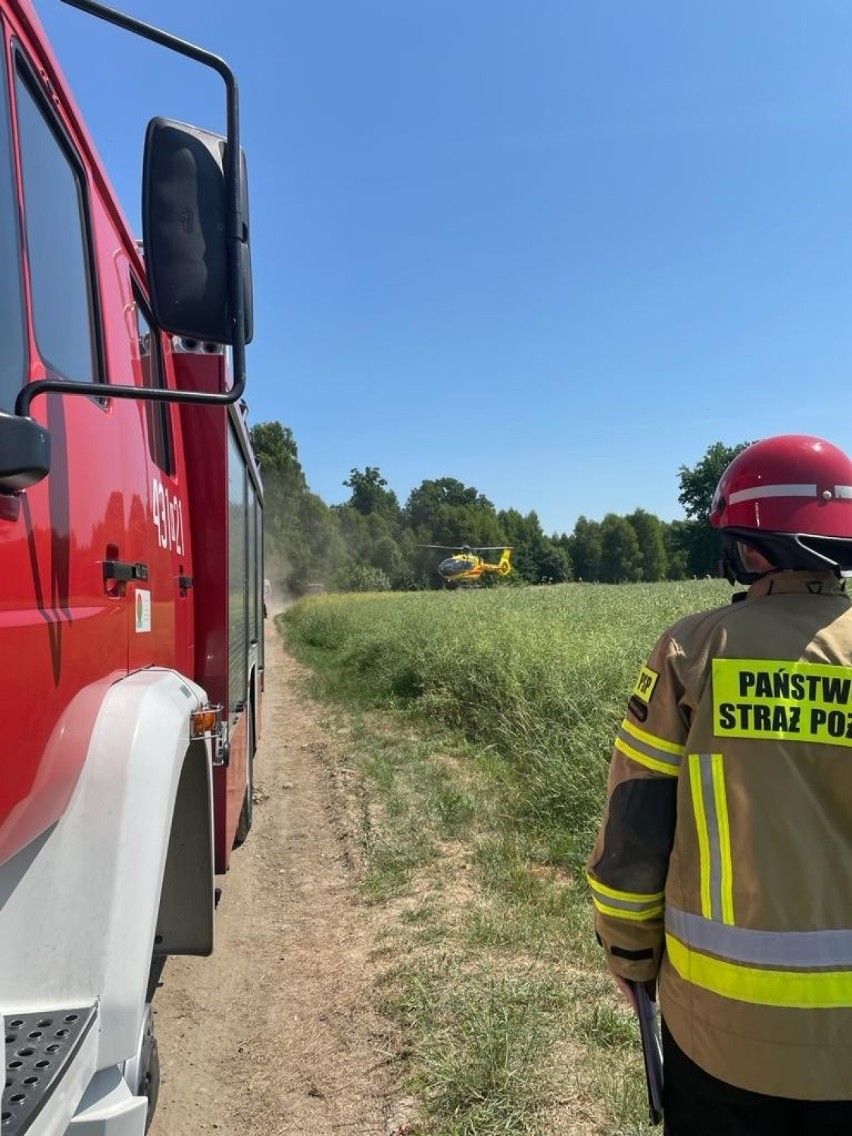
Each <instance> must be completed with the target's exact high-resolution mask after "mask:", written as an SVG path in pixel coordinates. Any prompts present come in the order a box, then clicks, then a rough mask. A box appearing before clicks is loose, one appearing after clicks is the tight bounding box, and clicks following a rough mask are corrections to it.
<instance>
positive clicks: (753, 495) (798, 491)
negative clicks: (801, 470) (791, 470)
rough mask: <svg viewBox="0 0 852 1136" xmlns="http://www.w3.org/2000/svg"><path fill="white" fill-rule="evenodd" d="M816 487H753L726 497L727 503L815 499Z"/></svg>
mask: <svg viewBox="0 0 852 1136" xmlns="http://www.w3.org/2000/svg"><path fill="white" fill-rule="evenodd" d="M816 495H817V487H816V485H813V484H811V485H755V486H754V488H752V489H738V490H737V491H736V492H735V493H731V494H730V495H729V497H728V503H729V504H731V505H736V504H737V503H738V502H739V501H758V500H760V498H761V497H816Z"/></svg>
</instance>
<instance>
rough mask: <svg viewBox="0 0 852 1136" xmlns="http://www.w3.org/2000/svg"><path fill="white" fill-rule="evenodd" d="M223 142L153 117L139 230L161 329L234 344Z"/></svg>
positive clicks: (246, 277)
mask: <svg viewBox="0 0 852 1136" xmlns="http://www.w3.org/2000/svg"><path fill="white" fill-rule="evenodd" d="M225 155H226V140H225V139H224V138H223V137H221V136H220V135H218V134H211V133H210V132H209V131H206V130H200V129H199V128H198V127H195V126H187V125H186V124H184V123H179V122H173V121H170V120H169V119H164V118H155V119H152V120H151V122H150V123H149V124H148V130H147V133H146V135H145V155H144V162H143V171H142V236H143V242H144V246H145V262H146V268H147V273H148V284H149V289H150V298H151V308H152V312H153V315H154V319H155V321H156V323H157V325H158V326H159V327H160V328H161V329H162V330H164V331H168V332H171V333H172V334H173V335H179V336H182V337H184V338H188V339H201V340H207V341H209V342H213V343H222V344H231V343H233V339H234V336H233V327H232V320H231V318H230V311H229V309H230V304H229V295H230V281H229V275H228V272H229V269H228V235H229V234H228V208H227V192H226V182H225V172H224V164H225ZM240 158H241V171H240V173H241V177H240V185H241V194H240V196H241V201H240V217H241V220H242V232H241V233H239V234H238V236H239V239H240V258H239V264H240V276H241V281H240V286H241V288H242V294H243V302H244V307H245V321H244V323H245V342H249V341H250V340H251V336H252V288H251V257H250V251H249V240H248V192H247V184H246V169H245V155H244V154H242V152H241V154H240Z"/></svg>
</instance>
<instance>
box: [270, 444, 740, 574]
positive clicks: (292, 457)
mask: <svg viewBox="0 0 852 1136" xmlns="http://www.w3.org/2000/svg"><path fill="white" fill-rule="evenodd" d="M251 438H252V444H253V446H254V450H255V454H256V457H257V460H258V463H259V465H260V469H261V475H262V478H263V484H264V497H265V517H266V524H265V543H266V560H267V572H266V574H267V576H268V577H269V579H270V581H271V582H272V584H273V586H275V587H277V588H279V589H282V590H285V591H287V592H289V593H291V594H295V595H300V594H302V593H303V592H304V591H305V590H306V588H308V587H309V586H310V585H316V584H322V585H323V586H324V587H326V588H328V589H330V590H341V591H383V590H391V589H393V590H414V589H426V588H437V587H442V586H443V582H442V580H441V579H440V577H439V576H438V574H437V571H436V568H437V564H438V561H439V560H440V559H441V556H442V554H441V553H440V552H436V551H435V550H434V549H429V548H425V547H423V546H424V545H435V544H440V545H448V546H457V547H461V546H462V545H469V546H471V547H475V546H480V547H482V546H488V545H490V546H498V547H500V546H505V547H508V546H511V547H512V549H513V552H512V566H513V569H514V570H513V572H512V573H511V574H510V575H509V576H508V577H506V578H505V580H500V579H498V578H497V577H496V576H492V575H488V574H486V575H484V576H483V577H482V582H483V583H484V584H486V585H492V586H497V585H499V584H501V583H509V584H512V583H515V584H520V583H527V584H545V583H563V582H565V581H569V580H578V581H580V580H583V581H599V582H602V583H624V582H630V581H639V580H644V581H656V580H678V579H686V578H690V577H692V576H706V575H715V574H716V566H717V563H718V560H719V554H720V551H719V541H718V536H717V534H716V533H715V532H714V530H713V529H712V528H711V527H710V525H709V521H708V517H709V512H710V504H711V501H712V497H713V491H714V489H715V487H716V483H717V481H718V479H719V476H720V475H721V473H722V471H723V470H724V468H725V466H726V465H727V464H728V462H730V461H731V460H732V458H733V457H735V456H736V454H738V453H739V452H740V450H741V449H743V448H744V446H745V445H746V444H747V443H745V442H743V443H741V444H739V445H736V446H725V445H724V444H723V443H722V442H716V443H715V444H714V445H712V446H710V447H709V449H708V450H707V452H706V453H705V454H704V456H703V458H702V459H701V460H700V461H699V462H698V463H697V464H696V465H694V466H692V467H689V466H685V465H682V466H681V467H680V469H679V470H678V473H677V476H678V481H679V485H680V493H679V496H678V499H679V501H680V503H681V505H682V506H683V509H684V513H685V518H684V519H683V520H676V521H663V520H661V519H660V518H659V517H657V516H655V515H654V514H653V513H649V512H647V511H646V510H645V509H642V508H637V509H635V510H634V511H633V512H632V513H629V514H627V515H619V514H616V513H608V514H607V515H606V516H605V517H603V519H602V520H600V521H597V520H591V519H589V518H588V517H586V516H581V517H580V518H579V519H578V521H577V523H576V525H575V526H574V529H573V531H572V532H571V533H552V534H550V535H548V534H546V533H545V532H544V531H543V530H542V527H541V524H540V522H539V519H538V516H537V514H536V513H535V512H534V511H533V512H529V513H526V514H522V513H520V512H519V511H518V510H516V509H496V508H495V506H494V505H493V503H492V502H491V501H489V500H488V498H487V497H486V496H485V495H484V494H483V493H480V492H479V490H478V489H476V488H475V487H473V486H468V485H464V484H463V483H462V482H461V481H458V480H456V479H455V478H453V477H439V478H436V479H434V480H425V481H423V482H421V484H420V485H419V486H418V487H417V488H416V489H414V490H412V492H411V493H410V494H409V496H408V498H407V500H406V501H405V502H404V503H402V504H401V503H400V501H399V499H398V498H397V496H396V494H395V493H394V491H393V490H392V489H390V488H389V487H388V483H387V481H386V480H385V478H384V477H383V476H382V474H381V471H380V470H379V469H378V468H377V467H375V466H367V467H366V468H365V469H351V470H350V472H349V476H348V477H347V478H346V479H345V480H344V481H343V482H342V484H343V486H344V487H346V488H347V489H348V490H349V498H348V499H347V500H346V501H344V503H343V504H342V505H327V504H326V503H325V502H324V501H323V500H322V499H321V498H320V497H318V496H317V495H316V494H315V493H312V492H311V490H310V488H309V486H308V483H307V479H306V477H305V473H304V470H303V469H302V466H301V463H300V461H299V451H298V446H297V445H296V440H295V438H294V437H293V432H292V430H291V429H290V428H289V427H287V426H284V425H282V424H281V423H280V422H261V423H258V424H257V425H256V426H253V427H252V428H251Z"/></svg>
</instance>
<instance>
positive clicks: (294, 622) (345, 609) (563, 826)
mask: <svg viewBox="0 0 852 1136" xmlns="http://www.w3.org/2000/svg"><path fill="white" fill-rule="evenodd" d="M729 597H730V589H729V587H728V585H727V584H724V583H722V582H721V581H688V582H684V583H671V584H647V585H640V584H636V585H624V586H619V587H607V586H605V585H585V584H584V585H557V586H553V587H549V588H528V589H523V590H521V589H504V588H493V589H483V590H481V591H457V592H439V593H417V594H403V595H388V594H382V595H375V596H373V595H366V596H325V597H320V598H317V599H312V600H310V601H308V602H303V603H301V604H298V605H296V607H294V608H293V609H291V610H290V611H289V612H288V613H287V616H286V619H285V623H286V628H287V634H288V638H289V641H290V643H291V645H293V646H294V647H296V648H297V649H298V650H300V651H301V652H302V653H307V655H308V656H309V657H311V658H312V659H313V660H314V661H316V660H317V659H318V658H324V659H325V660H326V661H327V662H328V663H332V664H333V669H334V671H335V672H336V673H337V675H338V676H341V675H342V676H345V678H346V681H347V682H349V683H351V684H352V685H353V686H354V687H355V688H356V689H357V690H358V691H359V693H360V695H361V697H362V698H366V699H368V700H369V702H370V703H371V704H372V705H375V706H393V707H408V708H411V709H413V710H416V711H418V712H422V713H423V714H425V715H428V716H429V717H430V718H432V719H436V720H439V721H441V722H442V723H444V724H446V725H448V726H450V727H453V728H455V729H458V730H461V731H462V732H463V733H464V734H465V735H466V737H467V738H468V739H470V740H472V741H475V742H477V743H478V744H479V745H484V746H490V747H493V749H494V750H495V752H496V753H497V754H499V755H500V756H501V758H502V759H503V762H504V769H505V773H506V776H507V777H508V778H509V779H510V780H511V782H512V797H513V800H514V804H515V808H516V810H517V814H518V816H519V817H523V818H524V821H525V824H526V825H527V827H528V829H529V830H530V831H531V832H533V833H535V834H537V835H538V837H539V838H540V841H541V845H542V858H543V859H545V860H549V861H550V862H553V863H561V864H564V865H565V866H567V867H571V868H574V869H577V868H578V867H579V866H580V864H581V862H582V861H583V859H584V858H585V856H586V855H587V854H588V851H589V848H590V846H591V842H592V840H593V837H594V831H595V828H596V825H597V822H598V818H599V814H600V809H601V806H602V801H603V791H604V780H605V768H606V764H607V762H608V760H609V754H610V747H611V744H612V738H613V736H614V734H615V731H616V730H617V728H618V724H619V721H620V718H621V716H622V714H623V712H624V706H625V702H626V698H627V694H628V692H629V690H630V687H631V686H632V684H633V681H634V680H635V677H636V674H637V673H638V668H639V667H640V665H641V664H642V662H643V660H644V659H645V657H646V656H647V654H648V652H649V651H650V649H651V647H652V646H653V644H654V642H655V640H656V638H657V636H658V635H659V633H660V632H661V631H662V629H663V628H664V627H665V626H666V625H667V624H668V623H670V622H671V621H672V620H674V619H675V618H677V617H678V616H680V615H683V614H686V613H687V612H692V611H696V610H699V609H701V608H702V607H714V606H719V605H721V604H723V603H726V602H728V599H729Z"/></svg>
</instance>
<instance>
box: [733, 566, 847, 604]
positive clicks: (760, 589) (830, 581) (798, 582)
mask: <svg viewBox="0 0 852 1136" xmlns="http://www.w3.org/2000/svg"><path fill="white" fill-rule="evenodd" d="M790 592H802V593H804V594H806V595H807V594H808V593H810V594H811V595H821V596H836V595H843V594H845V592H846V581H845V580H839V579H838V578H837V576H835V575H834V573H833V572H800V571H795V572H789V571H788V572H770V573H769V575H767V576H763V577H762V578H761V579H760V580H758V581H757V582H756V583H754V584H752V585H751V587H750V588H749V590H748V592H747V593H746V596H747V598H748V599H750V600H756V599H760V597H761V596H769V595H773V596H777V595H780V594H782V593H787V594H789V593H790Z"/></svg>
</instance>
